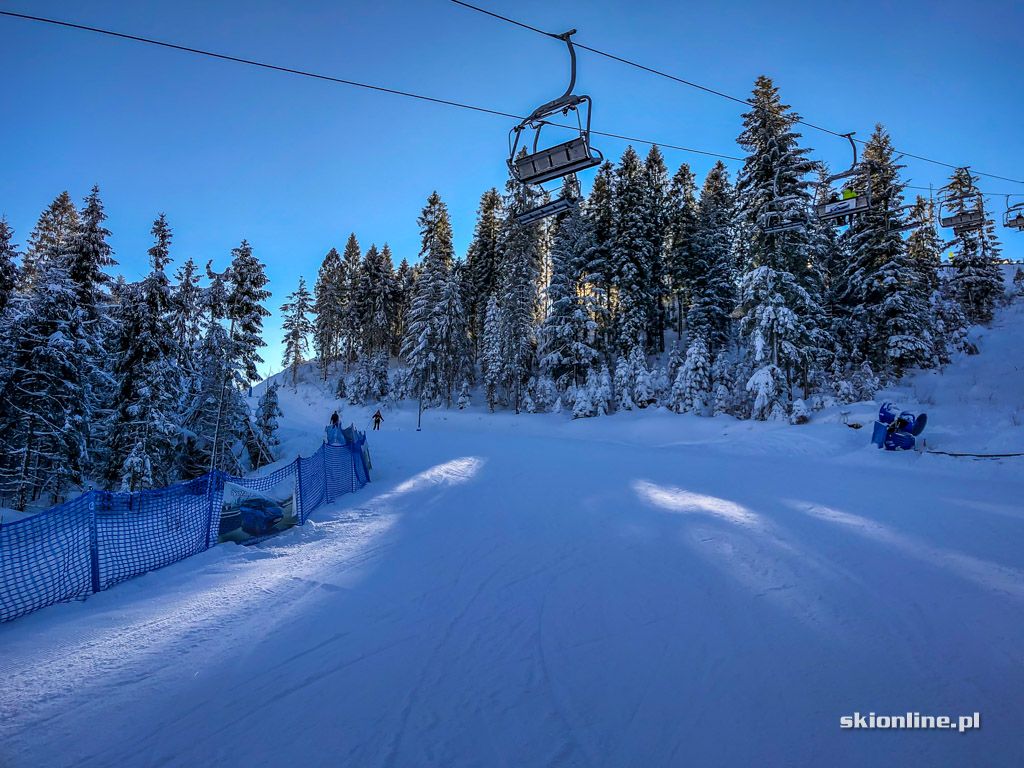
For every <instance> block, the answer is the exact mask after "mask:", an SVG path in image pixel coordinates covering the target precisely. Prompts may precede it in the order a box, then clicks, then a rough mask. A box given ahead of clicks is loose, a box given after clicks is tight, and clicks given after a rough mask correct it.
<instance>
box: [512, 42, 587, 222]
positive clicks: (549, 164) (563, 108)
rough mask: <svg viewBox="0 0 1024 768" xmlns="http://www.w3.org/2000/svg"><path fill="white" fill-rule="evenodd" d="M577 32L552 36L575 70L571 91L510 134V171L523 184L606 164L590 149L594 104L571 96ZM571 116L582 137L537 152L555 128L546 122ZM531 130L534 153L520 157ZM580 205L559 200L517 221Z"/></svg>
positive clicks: (534, 182)
mask: <svg viewBox="0 0 1024 768" xmlns="http://www.w3.org/2000/svg"><path fill="white" fill-rule="evenodd" d="M574 34H576V30H575V29H573V30H570V31H569V32H566V33H564V34H562V35H552V37H556V38H558V39H559V40H562V41H563V42H565V44H566V45H567V46H568V47H569V56H570V60H571V65H572V70H571V74H570V76H569V87H568V88H566V90H565V93H563V94H562V95H561V96H559V97H558V98H557V99H554V100H553V101H549V102H547V103H546V104H542V105H541V106H539V107H537V109H535V110H534V111H533V112H532V113H531V114H530V116H529V117H527V118H526V119H525V120H523V121H522V122H521V123H519V125H517V126H515V127H514V128H513V129H512V130H511V131H509V158H508V167H509V170H510V171H511V172H512V175H513V176H514V177H515V178H516V179H517V180H518V181H520V182H521V183H523V184H543V183H544V182H546V181H553V180H554V179H560V178H562V177H563V176H568V175H569V174H570V173H578V172H579V171H585V170H587V169H588V168H593V167H594V166H596V165H600V164H601V163H602V162H603V161H604V156H603V155H602V154H601V152H600V151H599V150H597V149H595V148H594V147H592V146H591V145H590V115H591V107H592V102H591V100H590V97H589V96H586V95H576V94H574V93H573V92H572V90H573V88H575V87H576V51H575V49H574V48H573V46H572V40H571V37H572V35H574ZM584 109H585V110H586V120H584V119H583V117H582V114H581V112H582V110H584ZM570 112H575V113H576V122H577V127H578V130H579V135H578V136H575V137H573V138H572V139H569V141H566V142H563V143H561V144H556V145H555V146H553V147H547V148H546V149H538V145H539V143H540V134H541V129H542V128H543V127H544V126H545V125H552V123H549V122H548V121H547V118H549V117H552V116H553V115H557V114H561V115H563V116H568V114H569V113H570ZM527 130H532V131H533V132H534V135H533V146H532V151H530V152H529V153H527V154H523V155H519V156H517V153H518V152H519V147H520V141H521V139H522V138H523V132H524V131H527ZM578 203H579V198H578V197H575V198H560V199H558V200H554V201H552V202H550V203H545V204H544V205H541V206H538V207H536V208H533V209H531V210H529V211H524V212H523V213H521V214H519V215H518V216H517V217H516V218H517V220H518V221H520V222H521V223H524V224H530V223H533V222H536V221H539V220H541V219H544V218H547V217H548V216H554V215H556V214H558V213H562V212H563V211H567V210H569V209H571V208H573V207H574V206H576V205H577V204H578Z"/></svg>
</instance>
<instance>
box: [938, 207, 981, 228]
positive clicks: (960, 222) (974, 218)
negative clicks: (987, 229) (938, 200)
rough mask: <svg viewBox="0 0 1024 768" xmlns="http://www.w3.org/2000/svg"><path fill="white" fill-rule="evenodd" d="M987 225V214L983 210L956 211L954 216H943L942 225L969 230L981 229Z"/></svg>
mask: <svg viewBox="0 0 1024 768" xmlns="http://www.w3.org/2000/svg"><path fill="white" fill-rule="evenodd" d="M984 225H985V214H984V213H982V212H981V211H963V212H962V213H954V214H953V215H952V216H943V217H942V226H944V227H953V228H954V229H961V230H963V231H964V232H969V231H970V230H972V229H981V228H982V227H983V226H984Z"/></svg>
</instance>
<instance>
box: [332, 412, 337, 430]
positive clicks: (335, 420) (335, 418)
mask: <svg viewBox="0 0 1024 768" xmlns="http://www.w3.org/2000/svg"><path fill="white" fill-rule="evenodd" d="M331 426H332V427H336V426H338V412H337V411H335V412H334V413H333V414H331Z"/></svg>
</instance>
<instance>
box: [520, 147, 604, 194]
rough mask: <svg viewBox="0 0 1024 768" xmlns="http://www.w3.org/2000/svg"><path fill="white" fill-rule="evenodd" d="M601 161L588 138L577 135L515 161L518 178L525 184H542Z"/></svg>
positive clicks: (583, 169)
mask: <svg viewBox="0 0 1024 768" xmlns="http://www.w3.org/2000/svg"><path fill="white" fill-rule="evenodd" d="M600 163H601V159H600V157H595V156H594V154H593V152H592V151H591V149H590V145H589V144H588V143H587V140H586V138H584V137H583V136H577V137H576V138H574V139H570V140H569V141H567V142H565V143H564V144H556V145H555V146H553V147H549V148H548V149H544V150H541V151H540V152H535V153H534V154H532V155H526V156H525V157H521V158H519V159H518V160H516V161H515V163H514V166H513V167H514V170H515V174H516V178H517V179H519V181H521V182H522V183H523V184H542V183H543V182H545V181H551V180H552V179H560V178H561V177H563V176H568V175H569V174H570V173H577V172H579V171H585V170H586V169H587V168H593V167H594V166H595V165H599V164H600Z"/></svg>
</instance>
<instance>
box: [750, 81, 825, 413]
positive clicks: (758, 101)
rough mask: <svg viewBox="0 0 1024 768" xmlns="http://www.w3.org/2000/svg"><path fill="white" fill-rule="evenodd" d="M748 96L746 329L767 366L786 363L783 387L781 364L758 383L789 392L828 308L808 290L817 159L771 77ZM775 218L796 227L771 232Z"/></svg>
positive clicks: (815, 348) (812, 353) (816, 346)
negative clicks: (810, 178) (811, 183)
mask: <svg viewBox="0 0 1024 768" xmlns="http://www.w3.org/2000/svg"><path fill="white" fill-rule="evenodd" d="M750 102H751V109H750V111H748V112H746V113H745V114H744V115H743V131H742V132H741V133H740V136H739V138H738V139H737V142H738V143H739V144H740V146H741V147H743V148H744V149H745V150H746V151H747V153H748V154H747V157H746V159H745V160H744V163H743V168H742V169H741V170H740V172H739V175H738V177H737V181H736V195H737V204H738V219H739V220H738V222H737V223H738V225H739V227H740V229H741V231H742V233H743V236H744V237H745V238H746V243H745V258H746V261H745V263H744V264H743V270H744V274H743V277H742V279H741V284H740V290H741V301H742V309H741V311H742V312H743V314H744V317H743V322H742V324H741V328H742V329H743V331H744V333H745V335H746V336H747V338H748V339H749V340H750V342H751V343H752V345H753V346H754V349H755V359H756V360H758V362H759V363H760V364H761V365H762V368H763V367H764V366H767V365H770V366H773V367H774V368H779V367H781V369H784V373H785V376H784V378H783V380H782V383H781V385H778V380H779V377H778V375H777V371H776V370H771V371H764V372H763V375H761V376H758V372H755V376H758V381H759V382H760V383H762V384H763V383H764V382H765V381H767V379H768V378H771V379H772V382H773V386H777V385H778V386H781V387H782V389H783V390H785V391H787V393H788V388H789V386H790V383H791V382H792V379H793V375H794V374H795V373H797V372H803V373H804V378H805V380H806V378H807V377H806V371H807V368H808V366H810V365H811V364H812V363H813V362H814V361H815V359H816V358H818V357H820V356H823V355H824V353H825V350H823V349H822V346H823V340H822V339H821V337H820V325H821V323H822V322H823V320H824V313H823V311H822V309H821V307H820V306H819V305H818V304H817V302H816V301H815V295H814V292H813V290H809V289H812V288H813V282H814V275H813V274H811V273H810V269H809V266H810V265H811V264H812V262H813V259H814V249H813V247H812V241H811V234H810V232H809V231H808V223H809V222H808V219H809V212H808V206H809V204H810V193H809V192H808V189H807V187H808V182H807V180H806V178H805V177H806V175H807V174H808V173H809V172H810V171H811V170H812V169H813V165H812V163H811V162H810V161H809V160H807V158H806V157H805V156H806V154H807V153H808V152H809V150H808V149H806V148H802V147H800V146H799V145H798V139H799V138H800V134H799V133H797V132H795V131H794V130H793V128H794V126H795V125H796V124H797V121H798V120H799V119H800V116H799V115H798V114H796V113H795V112H793V111H792V110H791V109H790V107H789V106H788V105H786V104H783V103H782V102H781V100H780V99H779V95H778V89H777V88H775V86H774V84H773V83H772V81H771V79H770V78H768V77H764V76H761V77H759V78H758V79H757V82H756V83H755V86H754V90H753V94H752V96H751V99H750ZM769 224H771V225H773V226H774V225H777V224H793V225H796V226H795V227H794V228H793V229H790V230H788V231H786V232H773V233H766V232H764V231H763V227H766V226H767V225H769ZM748 390H749V391H754V388H751V387H748ZM757 391H758V392H761V393H762V394H763V392H765V391H766V390H764V389H763V388H762V389H758V390H757ZM773 391H774V390H773ZM787 396H788V395H787ZM771 412H772V408H771V407H769V409H768V410H767V411H765V410H764V409H759V410H758V413H760V414H762V415H763V414H766V413H771ZM776 415H777V414H776Z"/></svg>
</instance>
